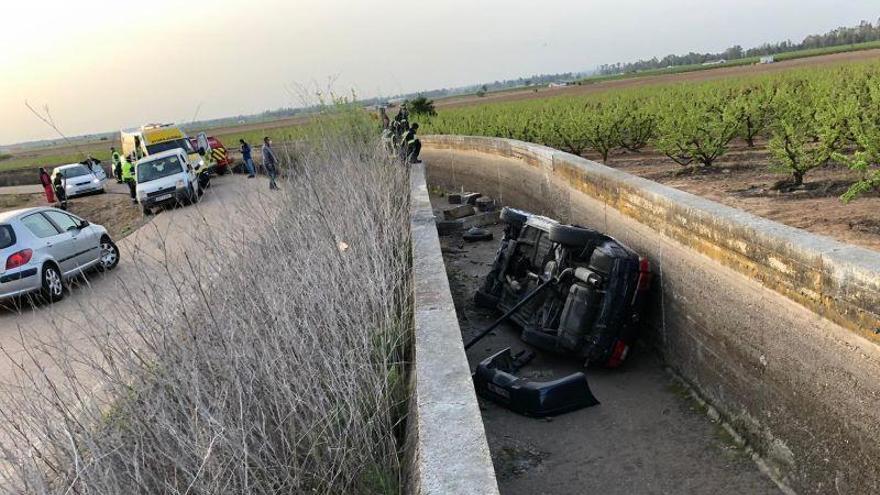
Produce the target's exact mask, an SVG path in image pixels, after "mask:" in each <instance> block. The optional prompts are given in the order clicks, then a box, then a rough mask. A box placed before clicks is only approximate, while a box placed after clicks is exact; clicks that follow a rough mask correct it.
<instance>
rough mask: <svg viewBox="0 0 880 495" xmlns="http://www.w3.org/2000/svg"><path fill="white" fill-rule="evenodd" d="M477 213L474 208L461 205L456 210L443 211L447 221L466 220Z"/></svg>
mask: <svg viewBox="0 0 880 495" xmlns="http://www.w3.org/2000/svg"><path fill="white" fill-rule="evenodd" d="M474 213H475V211H474V207H473V206H471V205H459V206H456V207H455V208H450V209H448V210H443V218H444V219H446V220H456V219H459V218H464V217H467V216H470V215H473V214H474Z"/></svg>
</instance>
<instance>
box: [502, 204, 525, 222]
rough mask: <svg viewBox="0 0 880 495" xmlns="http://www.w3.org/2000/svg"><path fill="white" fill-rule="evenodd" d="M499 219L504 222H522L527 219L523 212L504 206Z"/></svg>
mask: <svg viewBox="0 0 880 495" xmlns="http://www.w3.org/2000/svg"><path fill="white" fill-rule="evenodd" d="M500 218H501V221H502V222H504V223H513V224H520V225H521V224H524V223H526V220H528V219H529V217H527V216H526V215H525V214H524V213H523V212H521V211H519V210H514V209H513V208H508V207H506V206H505V207H504V208H503V209H502V210H501V216H500Z"/></svg>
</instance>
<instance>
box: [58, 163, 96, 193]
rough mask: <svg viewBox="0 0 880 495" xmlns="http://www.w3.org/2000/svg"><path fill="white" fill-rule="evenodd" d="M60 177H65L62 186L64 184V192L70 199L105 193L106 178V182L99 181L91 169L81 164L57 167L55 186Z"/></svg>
mask: <svg viewBox="0 0 880 495" xmlns="http://www.w3.org/2000/svg"><path fill="white" fill-rule="evenodd" d="M58 175H61V176H62V177H63V179H62V184H64V192H65V193H66V194H67V197H68V198H72V197H74V196H80V195H83V194H91V193H102V192H104V183H105V182H107V178H106V176H105V177H104V180H101V179H99V178H98V177H97V176H96V175H95V173H94V172H92V171H91V169H89V167H86V166H85V165H83V164H81V163H71V164H70V165H61V166H60V167H55V168H54V169H53V170H52V183H53V184H54V183H55V177H57V176H58Z"/></svg>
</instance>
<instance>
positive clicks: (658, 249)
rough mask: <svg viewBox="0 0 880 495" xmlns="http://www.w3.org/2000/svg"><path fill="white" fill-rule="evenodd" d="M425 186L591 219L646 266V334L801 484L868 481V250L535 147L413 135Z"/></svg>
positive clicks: (876, 384) (877, 356) (871, 361)
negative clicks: (650, 281) (652, 278)
mask: <svg viewBox="0 0 880 495" xmlns="http://www.w3.org/2000/svg"><path fill="white" fill-rule="evenodd" d="M422 143H423V146H424V149H423V153H422V158H423V159H424V160H425V162H426V163H427V164H428V168H427V174H428V181H429V183H430V184H431V185H432V186H445V187H449V188H450V189H459V188H462V187H463V188H465V189H467V190H475V191H480V192H482V193H484V194H488V195H491V196H493V197H495V198H497V199H498V200H499V201H500V202H501V203H502V204H506V205H511V206H515V207H520V208H525V209H528V210H531V211H534V212H536V213H541V214H546V215H548V216H552V217H555V218H557V219H559V220H561V221H565V222H572V223H578V224H582V225H587V226H592V227H595V228H597V229H600V230H602V231H604V232H606V233H608V234H609V235H612V236H614V237H616V238H618V239H620V240H621V241H623V242H625V243H626V244H628V245H630V246H631V247H633V248H634V249H636V250H637V251H638V252H640V253H642V254H644V255H647V256H648V258H649V259H650V261H651V263H652V266H653V267H654V272H655V274H657V275H658V277H657V280H656V283H655V290H654V291H653V298H654V299H653V301H652V303H653V304H652V311H653V313H652V314H651V315H650V317H649V318H648V320H647V321H648V324H649V325H650V326H651V327H652V328H649V329H648V330H650V331H649V332H647V334H648V337H649V338H650V339H651V340H652V341H653V342H654V343H655V345H656V346H657V348H658V349H660V351H661V353H662V354H663V357H664V359H665V360H666V362H667V363H668V364H669V366H670V367H672V368H673V369H674V370H675V371H676V372H678V373H679V374H680V375H681V376H683V377H684V378H685V379H686V380H688V381H689V382H690V383H691V384H692V385H693V386H694V387H695V388H696V389H698V390H699V391H700V393H701V395H703V396H704V397H705V398H706V399H707V400H709V401H710V402H711V403H712V404H713V406H715V407H716V408H717V409H718V410H719V411H720V412H721V413H722V415H723V416H724V417H725V419H727V421H728V422H729V423H730V424H732V425H734V427H735V428H736V429H737V431H738V432H739V433H740V434H742V435H743V437H745V438H746V439H747V440H748V442H749V443H750V444H751V445H752V446H753V447H754V448H756V449H757V450H758V451H759V452H761V453H762V455H764V456H765V458H766V459H767V460H768V463H769V464H770V466H771V468H772V469H773V470H774V471H775V473H776V475H777V476H778V477H779V478H781V479H783V481H784V482H786V483H787V484H789V485H790V486H792V487H794V488H795V489H796V490H797V491H798V492H799V493H880V470H878V469H877V467H876V463H875V462H874V459H877V458H880V346H878V345H877V343H878V342H880V338H878V335H876V334H875V331H876V329H877V328H880V253H876V252H873V251H869V250H866V249H861V248H858V247H854V246H849V245H845V244H842V243H839V242H837V241H834V240H833V239H829V238H827V237H822V236H817V235H812V234H810V233H808V232H804V231H802V230H799V229H795V228H791V227H787V226H784V225H781V224H778V223H776V222H772V221H769V220H766V219H762V218H758V217H756V216H754V215H750V214H748V213H746V212H743V211H740V210H736V209H734V208H729V207H726V206H723V205H720V204H717V203H714V202H712V201H709V200H706V199H703V198H700V197H697V196H694V195H691V194H688V193H685V192H682V191H678V190H675V189H672V188H669V187H665V186H663V185H660V184H657V183H654V182H651V181H648V180H645V179H642V178H639V177H635V176H632V175H629V174H626V173H623V172H620V171H618V170H614V169H611V168H609V167H605V166H603V165H601V164H598V163H595V162H591V161H589V160H585V159H583V158H580V157H576V156H573V155H570V154H567V153H563V152H560V151H557V150H553V149H551V148H547V147H544V146H539V145H534V144H530V143H524V142H519V141H513V140H506V139H492V138H476V137H461V136H427V137H423V138H422Z"/></svg>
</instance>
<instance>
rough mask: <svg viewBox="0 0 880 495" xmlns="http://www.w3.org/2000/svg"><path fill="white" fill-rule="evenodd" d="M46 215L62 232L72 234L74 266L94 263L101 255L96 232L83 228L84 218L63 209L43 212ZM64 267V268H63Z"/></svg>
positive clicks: (71, 254)
mask: <svg viewBox="0 0 880 495" xmlns="http://www.w3.org/2000/svg"><path fill="white" fill-rule="evenodd" d="M43 214H44V215H46V217H47V218H48V219H49V220H50V221H51V222H52V223H54V224H55V226H56V227H58V229H59V230H61V231H62V232H66V233H68V234H70V238H71V241H72V246H73V252H72V253H69V254H68V255H69V256H73V265H72V266H73V268H71V269H77V268H82V267H83V266H85V265H88V264H90V263H93V262H94V261H96V260H97V259H98V258H99V257H100V252H101V244H100V242H99V239H96V238H95V235H94V232H92V230H91V229H88V228H82V219H81V218H79V217H75V216H73V215H70V214H68V213H65V212H63V211H54V210H48V211H44V212H43ZM62 269H63V268H62Z"/></svg>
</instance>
